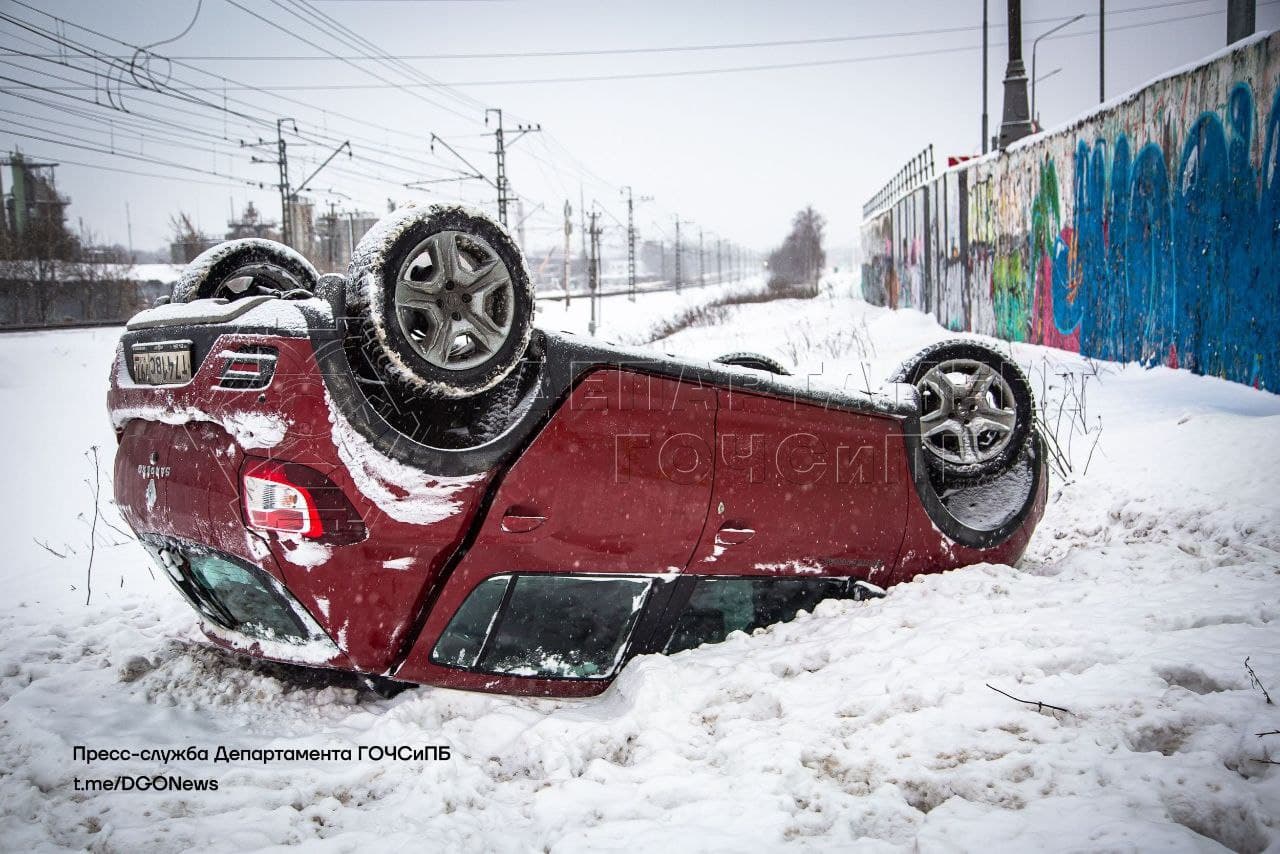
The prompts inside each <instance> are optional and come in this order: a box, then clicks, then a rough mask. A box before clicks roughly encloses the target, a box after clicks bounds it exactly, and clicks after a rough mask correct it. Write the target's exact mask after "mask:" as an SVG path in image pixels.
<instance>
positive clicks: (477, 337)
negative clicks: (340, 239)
mask: <svg viewBox="0 0 1280 854" xmlns="http://www.w3.org/2000/svg"><path fill="white" fill-rule="evenodd" d="M347 283H348V285H347V286H348V289H349V290H348V302H349V305H350V307H351V309H352V310H353V312H354V314H355V315H356V318H357V320H358V321H359V324H358V325H360V326H363V327H364V328H365V330H366V334H367V336H368V337H369V339H370V340H369V342H368V343H369V345H371V347H372V349H375V350H377V351H380V352H378V353H369V356H371V357H373V358H375V359H376V360H377V361H378V362H380V363H381V367H382V368H383V370H381V371H380V372H379V373H381V374H383V375H385V376H387V377H388V378H390V379H391V380H393V381H394V382H396V383H397V384H399V385H401V386H402V387H404V388H405V389H406V390H407V391H409V392H413V393H417V394H429V395H434V396H439V397H446V398H463V397H469V396H471V395H474V394H478V393H480V392H482V391H486V390H487V389H490V388H493V387H494V386H496V385H497V384H498V383H500V382H501V381H502V380H503V379H505V378H506V377H507V376H508V375H509V374H510V373H511V372H512V370H514V369H515V367H516V366H517V365H518V364H519V363H520V360H521V358H522V357H523V356H524V354H525V350H526V349H527V348H528V345H529V338H530V336H531V335H532V332H533V305H534V302H533V284H532V281H531V279H530V276H529V271H528V267H527V266H526V265H525V262H524V256H523V255H522V254H521V253H520V249H519V247H517V246H516V243H515V241H514V240H512V239H511V236H510V235H509V234H508V233H507V230H506V229H505V228H503V227H502V226H501V225H500V224H498V223H497V222H495V221H494V220H492V219H490V218H489V217H488V216H486V215H485V214H484V213H482V212H480V211H478V210H475V209H472V208H465V207H460V206H457V205H432V206H430V207H421V208H419V207H408V208H402V209H400V210H397V211H394V212H393V213H391V214H388V215H387V216H385V217H383V218H382V219H381V220H380V221H379V222H378V224H377V225H375V226H374V227H373V228H372V229H371V230H370V231H369V233H368V234H366V235H365V236H364V238H363V239H362V240H361V241H360V242H359V244H357V246H356V249H355V252H354V253H353V254H352V258H351V264H350V266H349V267H348V269H347ZM365 349H366V352H368V350H369V349H370V347H368V346H367V347H366V348H365Z"/></svg>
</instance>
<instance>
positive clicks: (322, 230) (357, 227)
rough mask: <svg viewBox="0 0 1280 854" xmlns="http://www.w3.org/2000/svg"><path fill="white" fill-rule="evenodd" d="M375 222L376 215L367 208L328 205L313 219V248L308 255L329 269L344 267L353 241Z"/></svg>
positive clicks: (358, 238)
mask: <svg viewBox="0 0 1280 854" xmlns="http://www.w3.org/2000/svg"><path fill="white" fill-rule="evenodd" d="M377 222H378V216H377V214H372V213H368V212H367V211H339V210H336V209H334V208H330V209H329V212H328V213H325V214H321V215H320V217H319V219H318V220H317V222H316V226H315V234H316V248H315V252H314V254H313V255H312V256H310V257H311V259H312V261H313V262H314V263H315V264H316V265H317V266H319V267H323V268H325V269H326V270H328V271H330V272H341V271H344V270H346V269H347V263H348V262H349V261H350V260H351V253H352V251H353V250H354V249H355V247H356V244H357V243H359V242H360V238H362V237H364V236H365V234H366V233H367V232H368V231H369V229H371V228H373V226H374V225H375V224H376V223H377Z"/></svg>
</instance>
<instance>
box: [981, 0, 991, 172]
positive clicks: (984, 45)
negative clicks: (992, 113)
mask: <svg viewBox="0 0 1280 854" xmlns="http://www.w3.org/2000/svg"><path fill="white" fill-rule="evenodd" d="M988 2H989V0H982V153H983V154H986V153H987V145H988V143H989V140H990V139H991V137H990V136H988V135H987V3H988Z"/></svg>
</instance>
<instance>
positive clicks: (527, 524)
mask: <svg viewBox="0 0 1280 854" xmlns="http://www.w3.org/2000/svg"><path fill="white" fill-rule="evenodd" d="M545 521H547V517H546V516H535V515H532V514H529V513H526V512H522V511H520V510H516V509H514V508H512V509H511V510H508V511H507V512H506V513H505V514H503V516H502V530H504V531H506V532H507V533H508V534H527V533H529V532H530V531H532V530H534V529H536V528H538V527H540V526H541V525H542V523H543V522H545Z"/></svg>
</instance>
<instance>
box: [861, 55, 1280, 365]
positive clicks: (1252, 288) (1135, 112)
mask: <svg viewBox="0 0 1280 854" xmlns="http://www.w3.org/2000/svg"><path fill="white" fill-rule="evenodd" d="M1278 78H1280V35H1271V36H1268V37H1265V38H1261V39H1258V40H1256V41H1253V42H1251V43H1248V44H1246V45H1244V46H1243V47H1241V48H1238V49H1237V50H1235V51H1233V52H1231V53H1229V54H1227V55H1225V56H1222V57H1220V58H1218V59H1215V60H1214V61H1212V62H1210V63H1207V64H1205V65H1202V66H1200V67H1198V68H1195V69H1192V70H1190V71H1186V72H1182V73H1180V74H1178V75H1175V76H1173V77H1170V78H1166V79H1164V80H1161V81H1157V82H1156V83H1154V84H1152V85H1151V86H1149V87H1147V88H1146V89H1144V90H1142V91H1140V92H1138V93H1135V94H1134V95H1133V96H1132V97H1130V98H1128V99H1126V100H1125V101H1124V102H1123V103H1121V104H1119V105H1117V106H1114V107H1111V108H1109V109H1107V110H1105V111H1102V112H1100V113H1097V114H1094V115H1092V116H1090V117H1088V118H1087V119H1085V120H1083V121H1081V122H1079V123H1077V124H1076V125H1074V126H1072V127H1070V128H1068V129H1066V130H1063V131H1059V132H1056V133H1051V134H1046V135H1044V136H1042V137H1038V138H1035V139H1033V140H1031V141H1028V142H1027V143H1025V144H1022V145H1020V146H1018V147H1016V148H1015V149H1014V150H1013V151H1010V152H1005V153H1001V154H999V155H996V156H993V157H989V158H985V159H983V160H979V161H976V162H972V163H966V164H964V165H963V166H962V167H961V168H959V169H956V170H952V171H950V172H947V173H944V174H943V175H941V176H939V177H938V178H937V179H935V180H934V181H933V182H931V183H930V184H928V185H925V186H924V187H921V188H919V189H917V190H915V191H913V192H912V193H910V194H908V195H906V196H904V197H902V198H901V199H899V200H898V201H897V202H895V203H894V204H893V205H892V207H890V208H887V209H885V210H884V211H882V212H881V213H879V214H878V215H876V216H874V217H873V218H872V219H870V220H868V221H867V223H866V224H864V255H865V256H866V258H867V263H866V264H865V265H864V268H863V289H864V294H865V296H866V298H867V299H868V300H870V301H872V302H875V303H878V304H883V305H890V306H893V307H903V308H907V307H910V308H919V309H921V310H923V311H927V312H930V313H932V314H934V315H935V316H936V317H937V318H938V320H939V321H940V322H941V323H943V324H944V325H946V326H948V327H950V328H953V329H969V330H973V331H976V332H982V333H986V334H990V335H995V336H998V337H1001V338H1005V339H1008V340H1011V341H1031V342H1034V343H1039V344H1047V345H1050V346H1054V347H1060V348H1064V349H1068V350H1073V351H1079V352H1082V353H1085V354H1087V355H1091V356H1097V357H1101V358H1106V359H1115V360H1121V361H1140V362H1143V363H1146V364H1167V365H1171V366H1174V367H1185V368H1189V369H1191V370H1193V371H1196V372H1199V373H1204V374H1212V375H1216V376H1222V377H1226V378H1228V379H1232V380H1236V381H1238V382H1245V383H1249V384H1252V385H1257V386H1260V387H1265V388H1269V389H1272V390H1275V389H1280V357H1278V355H1277V352H1276V351H1277V347H1276V344H1277V341H1278V340H1280V86H1278V85H1277V84H1278ZM1259 103H1262V104H1264V105H1265V108H1266V110H1265V116H1263V117H1262V120H1261V121H1260V122H1259V121H1258V119H1259V116H1260V114H1259V107H1258V104H1259ZM961 211H963V214H964V216H963V217H961V216H960V213H961ZM922 236H923V237H927V238H928V237H932V238H934V239H923V240H922V239H921V238H922Z"/></svg>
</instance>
